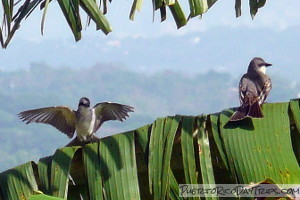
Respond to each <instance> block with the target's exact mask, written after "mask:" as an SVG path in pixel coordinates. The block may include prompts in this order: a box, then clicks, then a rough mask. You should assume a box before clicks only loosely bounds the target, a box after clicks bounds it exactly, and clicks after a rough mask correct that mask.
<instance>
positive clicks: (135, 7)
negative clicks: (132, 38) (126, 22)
mask: <svg viewBox="0 0 300 200" xmlns="http://www.w3.org/2000/svg"><path fill="white" fill-rule="evenodd" d="M142 4H143V0H134V1H133V3H132V6H131V9H130V13H129V19H130V20H132V21H133V20H134V15H135V11H140V10H141V8H142Z"/></svg>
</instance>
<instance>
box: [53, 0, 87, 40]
mask: <svg viewBox="0 0 300 200" xmlns="http://www.w3.org/2000/svg"><path fill="white" fill-rule="evenodd" d="M57 2H58V4H59V6H60V8H61V10H62V12H63V14H64V16H65V18H66V20H67V22H68V24H69V26H70V28H71V30H72V32H73V35H74V37H75V40H76V41H78V40H80V39H81V30H82V26H81V21H80V17H79V13H78V12H77V10H79V9H78V8H75V6H76V5H78V3H77V2H78V0H68V1H66V0H58V1H57Z"/></svg>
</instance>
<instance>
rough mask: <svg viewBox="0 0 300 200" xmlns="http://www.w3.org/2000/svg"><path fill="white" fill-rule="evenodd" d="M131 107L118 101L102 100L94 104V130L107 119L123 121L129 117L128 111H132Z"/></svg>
mask: <svg viewBox="0 0 300 200" xmlns="http://www.w3.org/2000/svg"><path fill="white" fill-rule="evenodd" d="M133 109H134V108H133V107H131V106H127V105H122V104H118V103H110V102H103V103H98V104H96V105H95V106H94V108H93V110H94V112H95V114H96V118H97V120H96V125H95V129H94V130H95V131H97V130H98V129H99V127H100V126H101V125H102V123H103V122H105V121H108V120H119V121H121V122H122V121H123V120H125V119H126V117H129V115H128V113H129V112H133Z"/></svg>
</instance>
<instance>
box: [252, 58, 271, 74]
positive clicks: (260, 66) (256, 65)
mask: <svg viewBox="0 0 300 200" xmlns="http://www.w3.org/2000/svg"><path fill="white" fill-rule="evenodd" d="M269 66H272V64H270V63H266V62H265V61H264V60H263V59H262V58H259V57H256V58H253V59H252V60H251V62H250V64H249V67H248V72H249V71H256V72H258V71H259V72H262V73H264V74H265V73H266V67H269Z"/></svg>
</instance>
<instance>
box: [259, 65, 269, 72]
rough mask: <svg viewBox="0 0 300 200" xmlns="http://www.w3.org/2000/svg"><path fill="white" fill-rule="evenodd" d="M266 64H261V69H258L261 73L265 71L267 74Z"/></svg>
mask: <svg viewBox="0 0 300 200" xmlns="http://www.w3.org/2000/svg"><path fill="white" fill-rule="evenodd" d="M266 69H267V68H266V66H261V67H260V68H259V69H258V71H260V72H261V73H263V74H266Z"/></svg>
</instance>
